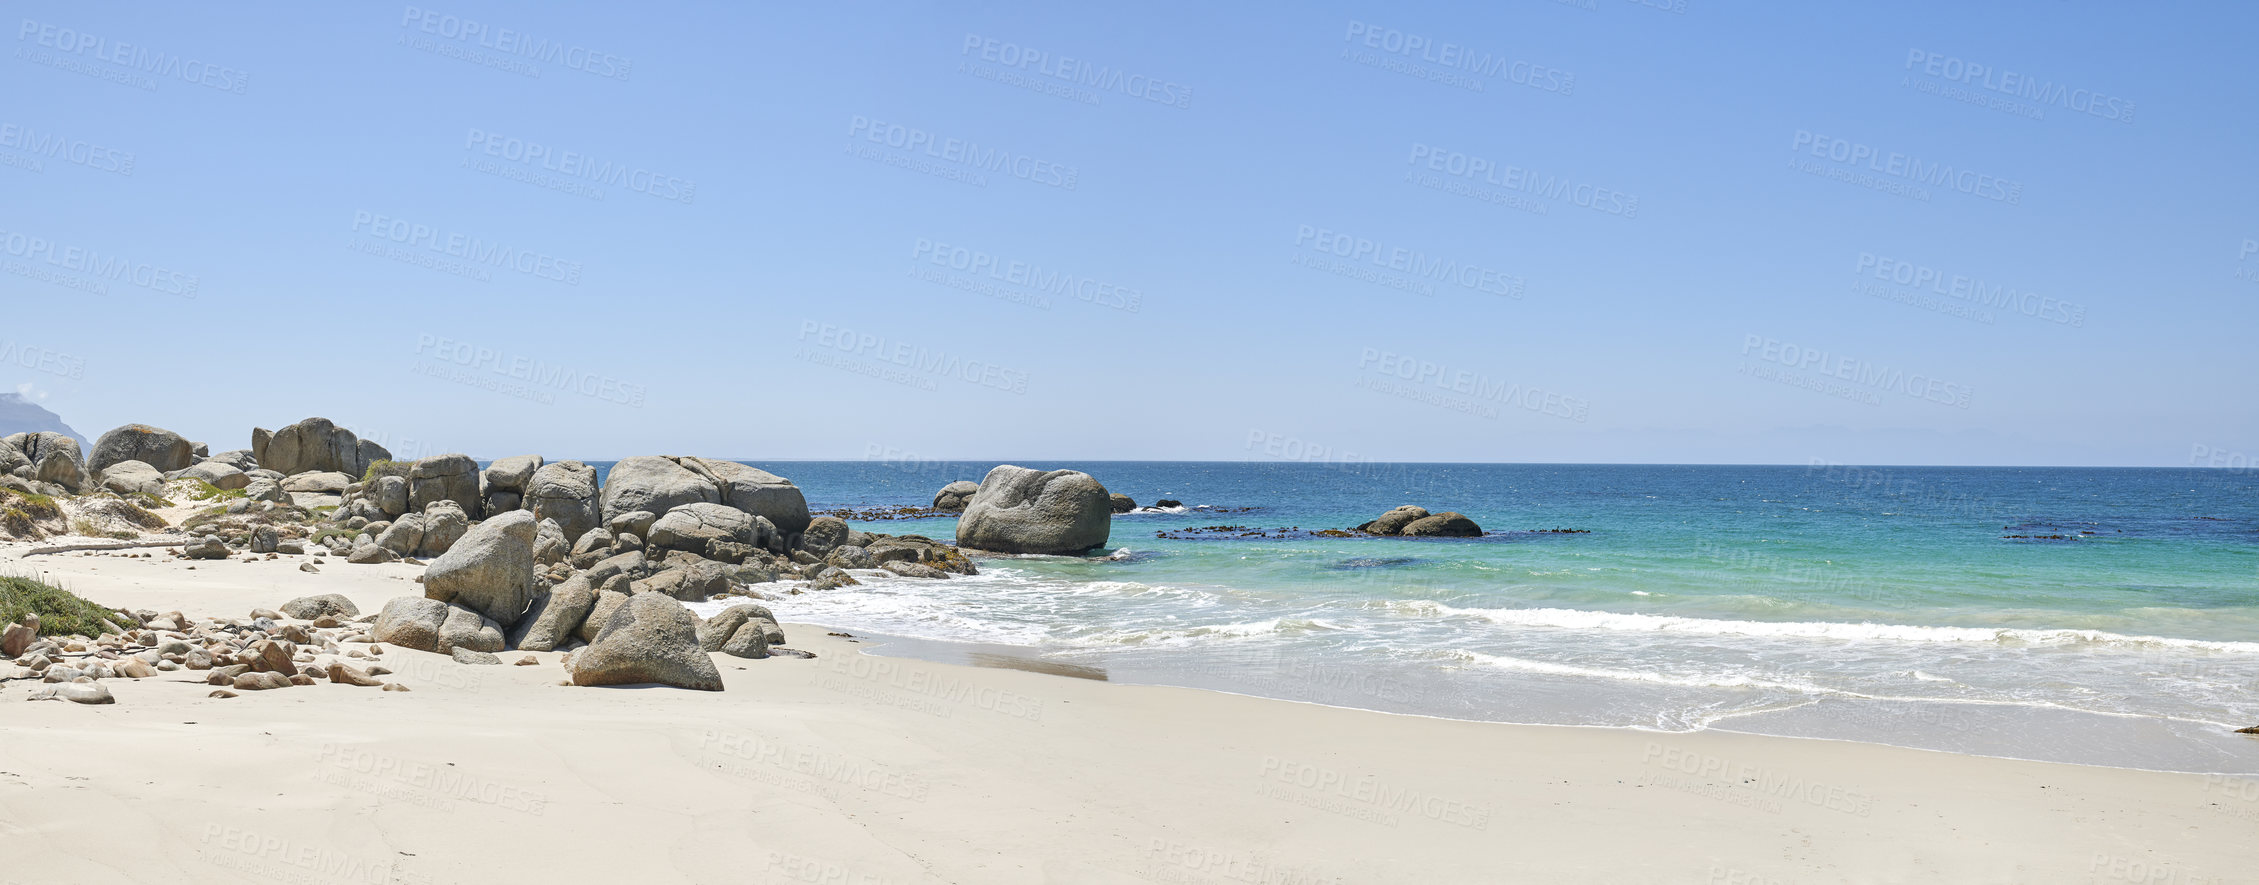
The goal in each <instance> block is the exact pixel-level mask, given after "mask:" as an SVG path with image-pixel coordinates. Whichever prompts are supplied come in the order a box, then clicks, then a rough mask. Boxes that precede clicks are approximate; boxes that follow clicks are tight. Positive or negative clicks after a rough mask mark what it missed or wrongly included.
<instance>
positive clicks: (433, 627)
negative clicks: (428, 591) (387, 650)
mask: <svg viewBox="0 0 2259 885" xmlns="http://www.w3.org/2000/svg"><path fill="white" fill-rule="evenodd" d="M447 612H448V607H447V603H444V602H441V601H439V600H437V599H427V598H425V597H421V596H401V597H397V598H395V599H393V600H392V601H391V602H387V603H385V604H384V610H383V611H381V612H379V613H377V619H376V624H375V625H373V626H371V627H370V628H369V636H370V637H371V638H373V639H375V640H376V641H378V642H389V643H391V644H393V645H397V646H400V647H401V648H410V649H415V650H417V651H437V650H438V649H439V628H440V625H442V624H444V623H446V622H447Z"/></svg>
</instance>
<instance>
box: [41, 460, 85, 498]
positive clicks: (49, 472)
mask: <svg viewBox="0 0 2259 885" xmlns="http://www.w3.org/2000/svg"><path fill="white" fill-rule="evenodd" d="M31 478H32V479H35V480H38V481H40V482H44V483H53V484H55V485H58V486H62V487H63V488H64V489H67V490H69V491H73V492H76V491H79V490H80V489H83V488H86V467H85V466H84V465H81V464H80V463H79V462H78V459H77V458H74V457H72V456H71V455H70V454H65V453H64V451H63V450H62V449H53V450H50V451H49V452H48V453H47V454H46V455H43V456H41V457H40V459H39V463H38V464H37V465H36V466H34V467H33V468H32V474H31Z"/></svg>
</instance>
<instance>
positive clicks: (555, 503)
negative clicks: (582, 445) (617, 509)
mask: <svg viewBox="0 0 2259 885" xmlns="http://www.w3.org/2000/svg"><path fill="white" fill-rule="evenodd" d="M525 505H526V509H528V510H531V511H533V516H534V518H535V519H554V520H556V521H557V526H558V527H559V528H562V529H564V530H565V540H566V541H578V540H580V536H581V535H583V534H586V533H587V532H588V530H589V529H592V528H595V527H596V526H597V524H598V523H600V522H601V521H602V520H601V519H600V513H601V511H600V510H599V508H598V505H597V497H596V468H594V467H590V466H588V465H586V464H583V463H581V462H579V461H558V462H556V463H554V464H543V465H541V467H540V468H539V469H537V470H535V471H534V472H533V477H532V478H531V479H529V480H527V481H526V490H525Z"/></svg>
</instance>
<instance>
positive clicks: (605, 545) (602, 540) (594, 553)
mask: <svg viewBox="0 0 2259 885" xmlns="http://www.w3.org/2000/svg"><path fill="white" fill-rule="evenodd" d="M555 521H556V520H543V522H555ZM611 549H612V530H611V529H589V530H588V531H587V532H586V533H584V534H582V535H581V536H580V540H578V541H574V542H573V550H572V559H573V565H574V566H575V567H578V568H587V567H589V566H591V565H595V564H596V562H597V560H600V559H602V558H604V557H605V556H609V555H611V554H610V553H609V551H610V550H611ZM583 559H586V560H587V561H586V562H583V561H582V560H583Z"/></svg>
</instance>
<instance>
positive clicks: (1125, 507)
mask: <svg viewBox="0 0 2259 885" xmlns="http://www.w3.org/2000/svg"><path fill="white" fill-rule="evenodd" d="M1106 501H1107V504H1108V505H1109V506H1111V507H1113V508H1114V512H1115V513H1128V512H1130V511H1132V510H1136V509H1137V502H1136V501H1134V500H1131V498H1130V496H1128V495H1125V494H1122V493H1120V492H1115V493H1113V494H1111V495H1107V496H1106Z"/></svg>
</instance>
